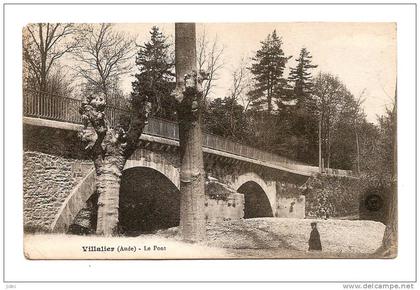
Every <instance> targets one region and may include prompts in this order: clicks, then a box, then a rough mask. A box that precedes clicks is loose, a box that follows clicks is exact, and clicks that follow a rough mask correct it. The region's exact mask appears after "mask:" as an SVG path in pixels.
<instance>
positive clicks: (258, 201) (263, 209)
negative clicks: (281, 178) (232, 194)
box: [232, 172, 276, 218]
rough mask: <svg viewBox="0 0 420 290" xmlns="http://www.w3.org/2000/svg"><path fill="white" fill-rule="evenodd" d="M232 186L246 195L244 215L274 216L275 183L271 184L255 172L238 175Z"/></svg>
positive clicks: (248, 216)
mask: <svg viewBox="0 0 420 290" xmlns="http://www.w3.org/2000/svg"><path fill="white" fill-rule="evenodd" d="M232 187H233V188H234V189H235V190H236V191H237V192H239V193H243V194H244V196H245V210H244V211H245V212H244V217H245V218H250V217H273V216H274V214H273V213H274V211H275V202H276V187H275V183H273V184H269V183H267V182H266V181H264V179H262V178H261V177H260V176H259V175H258V174H256V173H254V172H247V173H245V174H241V175H240V176H238V177H237V178H236V179H235V181H234V182H233V184H232Z"/></svg>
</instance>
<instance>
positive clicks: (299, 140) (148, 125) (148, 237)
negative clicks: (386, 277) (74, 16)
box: [16, 22, 398, 260]
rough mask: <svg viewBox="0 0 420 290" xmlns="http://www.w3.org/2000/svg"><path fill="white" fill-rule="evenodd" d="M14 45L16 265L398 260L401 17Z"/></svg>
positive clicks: (28, 34)
mask: <svg viewBox="0 0 420 290" xmlns="http://www.w3.org/2000/svg"><path fill="white" fill-rule="evenodd" d="M21 33H22V35H21V39H22V53H23V55H22V63H23V67H22V86H23V87H22V94H23V104H22V105H23V107H22V112H23V116H22V120H23V121H22V122H23V152H22V159H23V195H22V203H23V225H16V226H17V227H21V228H22V231H23V232H24V241H23V242H24V247H23V254H24V256H25V257H26V259H29V260H49V259H65V260H67V259H76V260H77V259H83V260H89V259H100V260H102V259H134V260H137V259H145V260H150V259H285V258H286V259H325V258H329V259H331V258H332V259H354V258H357V259H378V258H379V259H394V258H396V257H398V217H397V216H398V213H397V23H395V22H237V23H234V22H232V23H222V22H219V23H217V22H214V23H210V22H209V23H199V22H197V23H194V22H176V23H158V22H157V23H145V22H144V23H65V22H62V23H53V22H47V23H29V24H27V25H26V26H24V27H22V30H21Z"/></svg>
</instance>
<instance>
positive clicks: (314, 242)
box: [309, 228, 322, 251]
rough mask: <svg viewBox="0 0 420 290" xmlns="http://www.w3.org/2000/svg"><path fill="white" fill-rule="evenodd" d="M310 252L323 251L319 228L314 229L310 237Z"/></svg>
mask: <svg viewBox="0 0 420 290" xmlns="http://www.w3.org/2000/svg"><path fill="white" fill-rule="evenodd" d="M309 251H322V246H321V239H320V237H319V232H318V229H317V228H314V229H312V232H311V235H310V237H309Z"/></svg>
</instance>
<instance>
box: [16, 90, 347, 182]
mask: <svg viewBox="0 0 420 290" xmlns="http://www.w3.org/2000/svg"><path fill="white" fill-rule="evenodd" d="M23 100H24V104H23V115H24V116H27V117H36V118H43V119H50V120H55V121H62V122H69V123H75V124H81V123H82V119H81V116H80V113H79V108H80V105H81V100H78V99H74V98H67V97H61V96H55V95H51V94H48V93H42V92H37V91H25V92H24V98H23ZM105 113H106V116H107V118H108V121H109V122H110V124H111V125H112V126H115V125H116V124H118V122H119V119H120V117H121V116H122V115H128V114H129V113H130V112H129V110H126V109H121V108H118V107H114V106H109V105H108V106H107V108H106V109H105ZM148 121H149V123H148V124H147V125H146V127H145V128H144V131H143V133H145V134H149V135H153V136H157V137H163V138H167V139H172V140H179V129H178V123H177V122H173V121H169V120H164V119H160V118H156V117H150V118H149V120H148ZM203 146H204V147H207V148H210V149H214V150H218V151H223V152H226V153H231V154H235V155H238V156H242V157H247V158H251V159H255V160H259V161H263V162H267V163H270V164H278V165H281V166H284V167H286V168H290V169H293V170H296V171H304V172H311V173H316V172H318V167H316V166H310V165H308V164H304V163H301V162H297V161H294V160H290V159H288V158H285V157H282V156H279V155H277V154H273V153H270V152H266V151H262V150H259V149H256V148H253V147H250V146H247V145H243V144H241V143H238V142H235V141H232V140H229V139H226V138H223V137H220V136H217V135H214V134H210V133H204V134H203ZM330 171H331V173H332V174H334V175H347V176H350V175H352V173H351V171H346V170H335V169H330ZM333 171H334V172H333ZM335 171H336V172H335Z"/></svg>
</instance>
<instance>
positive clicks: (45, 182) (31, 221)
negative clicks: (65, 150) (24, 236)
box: [23, 151, 92, 231]
mask: <svg viewBox="0 0 420 290" xmlns="http://www.w3.org/2000/svg"><path fill="white" fill-rule="evenodd" d="M91 166H92V164H91V163H90V162H86V161H83V160H76V159H72V158H64V157H62V156H57V155H52V154H46V153H42V152H34V151H27V152H24V154H23V200H24V204H23V213H24V228H25V230H26V231H50V230H51V228H50V227H51V224H52V222H53V221H54V218H55V216H56V214H57V213H58V211H59V209H60V207H61V206H62V205H63V202H64V200H65V199H66V198H67V196H68V195H69V193H70V192H71V191H72V189H73V188H74V187H75V185H76V184H77V183H78V182H79V181H80V180H81V179H82V177H83V176H85V175H86V174H87V172H88V170H89V169H90V168H91Z"/></svg>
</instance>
